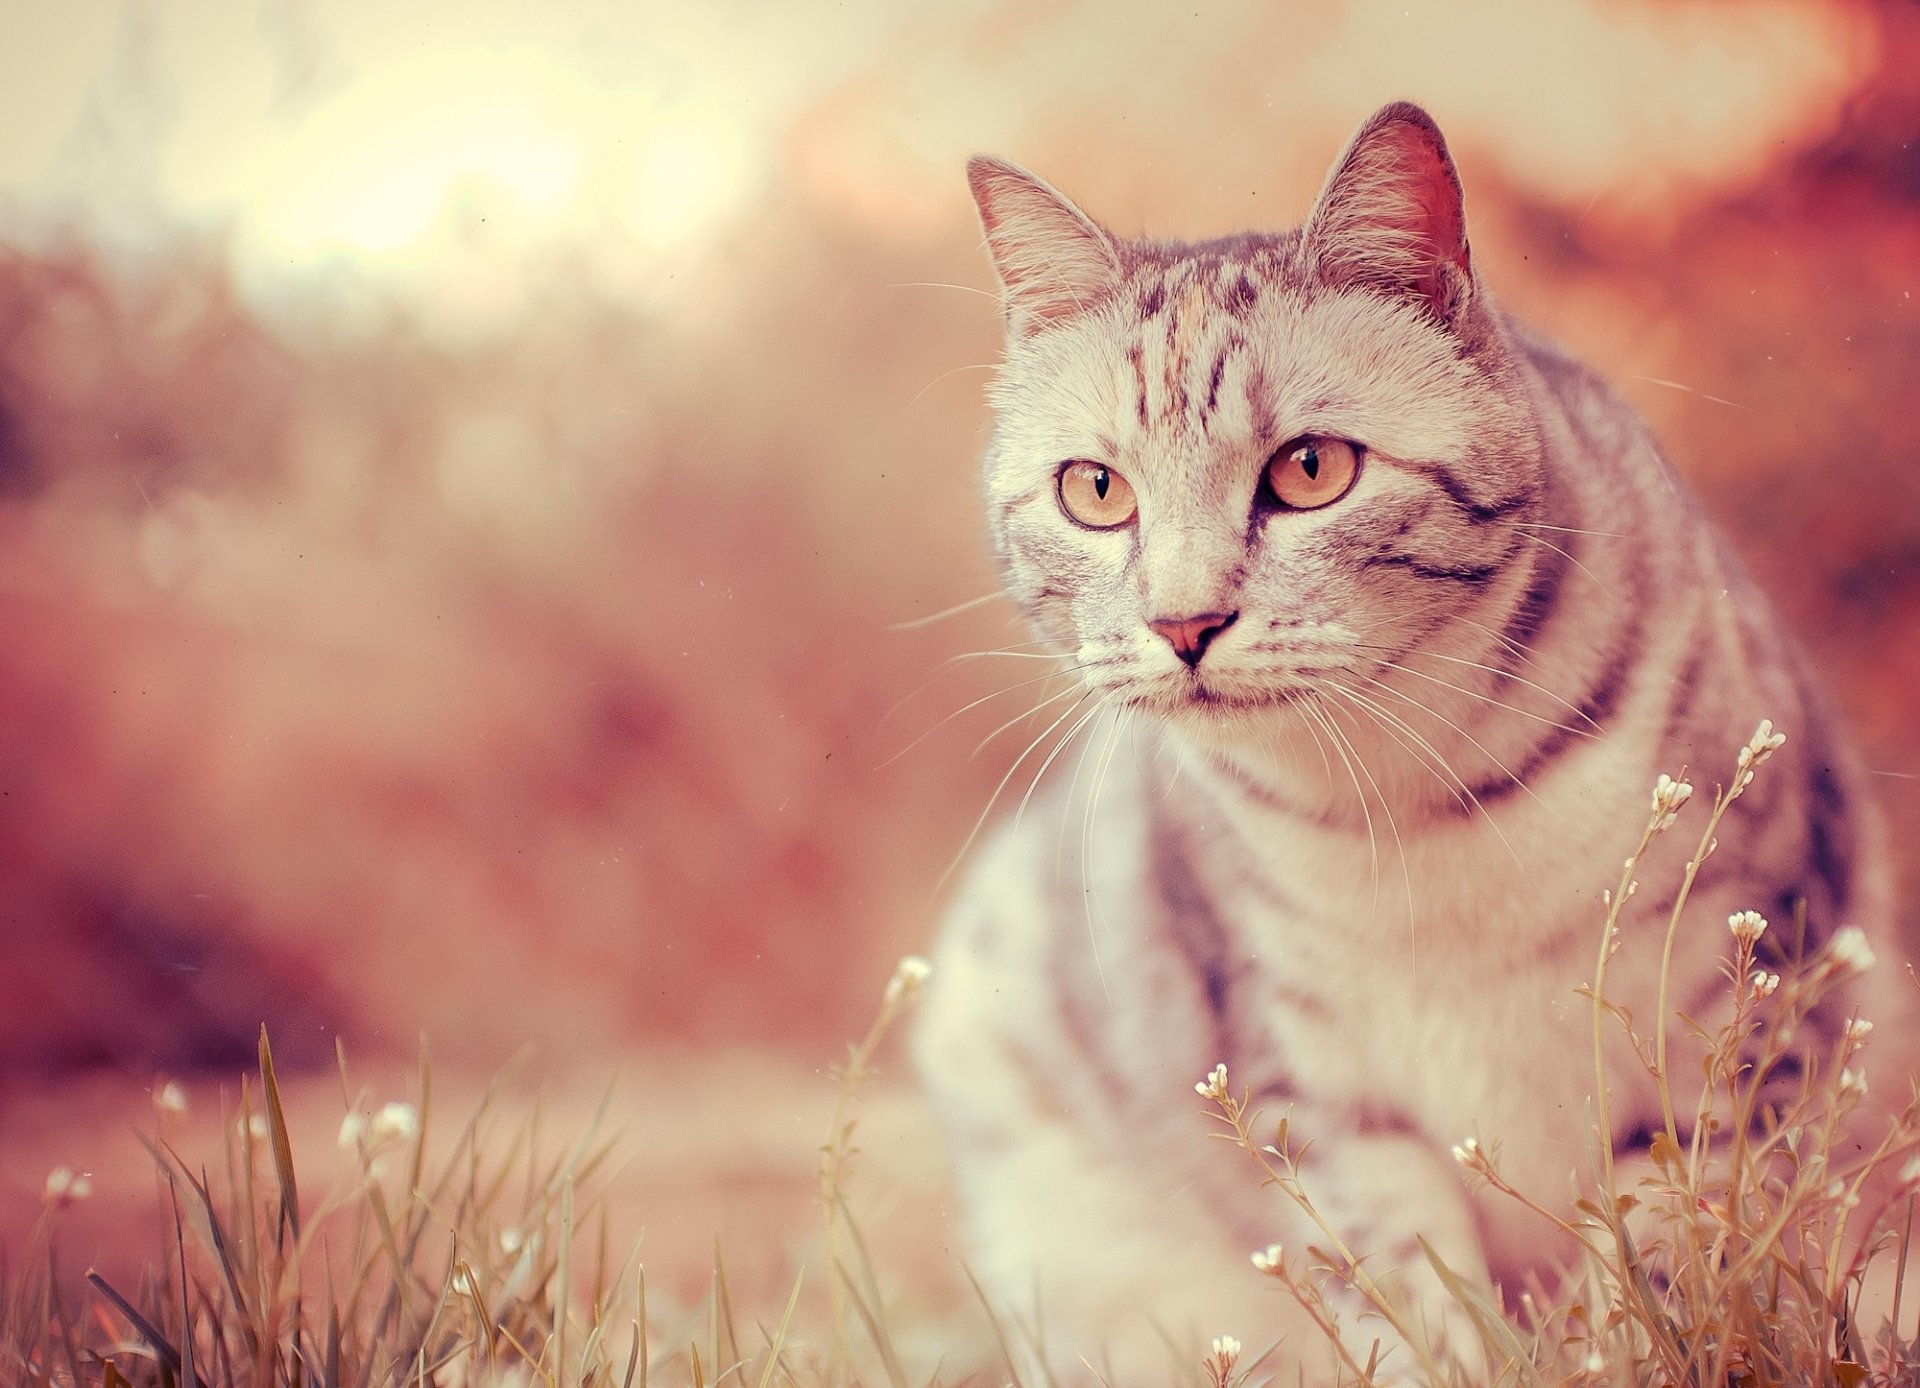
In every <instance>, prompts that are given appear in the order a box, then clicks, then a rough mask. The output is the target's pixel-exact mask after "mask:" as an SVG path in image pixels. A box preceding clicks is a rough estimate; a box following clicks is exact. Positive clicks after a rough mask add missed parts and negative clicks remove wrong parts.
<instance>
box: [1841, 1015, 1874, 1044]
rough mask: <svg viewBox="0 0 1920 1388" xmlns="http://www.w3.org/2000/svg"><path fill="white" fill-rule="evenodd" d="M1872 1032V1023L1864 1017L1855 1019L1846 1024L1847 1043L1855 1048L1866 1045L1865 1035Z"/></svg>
mask: <svg viewBox="0 0 1920 1388" xmlns="http://www.w3.org/2000/svg"><path fill="white" fill-rule="evenodd" d="M1872 1030H1873V1023H1872V1022H1869V1021H1868V1020H1867V1019H1866V1018H1865V1017H1855V1018H1853V1019H1852V1020H1851V1021H1849V1022H1848V1023H1847V1041H1848V1042H1849V1043H1850V1044H1852V1045H1855V1046H1864V1045H1865V1044H1866V1043H1867V1033H1869V1032H1871V1031H1872Z"/></svg>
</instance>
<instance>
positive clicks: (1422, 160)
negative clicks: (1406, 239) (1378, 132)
mask: <svg viewBox="0 0 1920 1388" xmlns="http://www.w3.org/2000/svg"><path fill="white" fill-rule="evenodd" d="M1390 129H1391V132H1392V134H1391V138H1390V149H1391V159H1392V162H1393V164H1394V166H1395V167H1394V176H1395V177H1396V178H1397V179H1398V180H1401V181H1402V182H1403V183H1404V185H1405V187H1406V192H1407V206H1406V208H1405V211H1406V213H1407V216H1408V225H1407V227H1406V230H1407V231H1408V232H1409V233H1411V234H1412V235H1414V236H1417V237H1419V238H1420V239H1422V240H1423V241H1425V242H1426V243H1427V244H1428V245H1429V246H1431V247H1432V249H1433V253H1434V255H1435V257H1436V258H1438V259H1441V260H1445V261H1448V262H1450V263H1451V264H1453V265H1457V266H1458V267H1459V268H1460V269H1461V270H1463V271H1464V270H1465V269H1466V268H1467V228H1466V219H1465V217H1464V216H1463V215H1462V212H1461V208H1460V181H1459V179H1458V178H1457V177H1456V176H1455V174H1454V172H1453V165H1452V164H1451V163H1450V162H1449V161H1448V159H1447V156H1446V154H1445V152H1444V151H1443V150H1441V149H1439V148H1436V147H1435V145H1434V144H1433V142H1432V140H1431V138H1430V137H1429V136H1428V135H1427V132H1425V131H1424V130H1421V129H1419V128H1418V127H1417V126H1413V125H1409V124H1407V123H1405V122H1396V123H1395V124H1394V125H1393V126H1391V127H1390ZM1383 133H1384V132H1383Z"/></svg>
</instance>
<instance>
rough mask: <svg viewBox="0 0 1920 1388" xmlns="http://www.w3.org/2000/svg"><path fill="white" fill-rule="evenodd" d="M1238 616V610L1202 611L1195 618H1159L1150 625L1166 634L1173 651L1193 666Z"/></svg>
mask: <svg viewBox="0 0 1920 1388" xmlns="http://www.w3.org/2000/svg"><path fill="white" fill-rule="evenodd" d="M1239 615H1240V614H1239V613H1238V612H1202V613H1200V614H1199V615H1198V616H1195V617H1156V618H1154V619H1153V620H1152V621H1150V622H1148V623H1147V625H1148V626H1149V627H1151V628H1152V629H1153V630H1154V632H1155V633H1156V634H1157V635H1160V636H1163V637H1165V638H1166V641H1167V644H1168V645H1169V646H1172V647H1173V653H1174V654H1175V655H1177V656H1179V657H1180V658H1181V659H1182V660H1184V661H1186V662H1187V666H1188V668H1192V667H1194V666H1196V665H1198V664H1199V663H1200V657H1201V656H1203V655H1205V654H1206V653H1207V647H1208V646H1210V645H1212V644H1213V638H1214V637H1216V636H1218V635H1219V634H1220V633H1221V632H1223V631H1225V630H1226V629H1227V628H1228V627H1230V626H1232V625H1233V623H1234V620H1235V618H1237V617H1239Z"/></svg>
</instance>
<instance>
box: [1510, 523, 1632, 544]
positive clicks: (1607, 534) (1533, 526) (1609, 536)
mask: <svg viewBox="0 0 1920 1388" xmlns="http://www.w3.org/2000/svg"><path fill="white" fill-rule="evenodd" d="M1510 523H1511V524H1512V525H1513V526H1514V528H1515V529H1518V530H1558V531H1560V532H1561V533H1562V534H1564V535H1598V536H1599V537H1600V538H1601V539H1603V540H1624V539H1627V538H1628V537H1627V535H1626V534H1625V532H1623V531H1619V530H1582V529H1581V528H1580V527H1579V526H1577V525H1548V524H1547V523H1546V522H1545V521H1513V522H1510Z"/></svg>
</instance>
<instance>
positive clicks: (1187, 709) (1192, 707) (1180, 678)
mask: <svg viewBox="0 0 1920 1388" xmlns="http://www.w3.org/2000/svg"><path fill="white" fill-rule="evenodd" d="M1308 692H1309V691H1308V690H1306V689H1304V688H1301V687H1299V686H1293V685H1266V684H1260V685H1247V684H1242V683H1240V682H1239V681H1234V682H1231V683H1229V682H1224V681H1221V680H1218V679H1209V678H1208V677H1207V676H1206V675H1204V674H1202V673H1201V672H1199V671H1198V670H1195V671H1193V672H1191V673H1185V672H1183V673H1182V674H1180V675H1175V676H1169V677H1167V678H1165V679H1161V680H1156V681H1154V682H1153V683H1152V684H1150V685H1148V686H1147V687H1145V688H1142V689H1139V690H1136V691H1134V692H1131V693H1129V694H1128V695H1127V696H1126V698H1125V703H1126V705H1127V707H1129V708H1133V709H1138V710H1141V711H1143V712H1149V713H1156V714H1159V715H1160V716H1161V717H1163V718H1179V717H1181V716H1182V715H1188V716H1191V715H1194V714H1201V715H1208V716H1212V717H1218V716H1219V715H1221V714H1224V713H1269V712H1272V711H1273V710H1274V709H1278V708H1282V707H1284V706H1286V705H1287V704H1291V703H1293V702H1294V701H1295V700H1297V699H1300V698H1302V697H1304V696H1305V695H1306V694H1307V693H1308Z"/></svg>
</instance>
